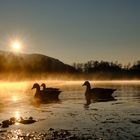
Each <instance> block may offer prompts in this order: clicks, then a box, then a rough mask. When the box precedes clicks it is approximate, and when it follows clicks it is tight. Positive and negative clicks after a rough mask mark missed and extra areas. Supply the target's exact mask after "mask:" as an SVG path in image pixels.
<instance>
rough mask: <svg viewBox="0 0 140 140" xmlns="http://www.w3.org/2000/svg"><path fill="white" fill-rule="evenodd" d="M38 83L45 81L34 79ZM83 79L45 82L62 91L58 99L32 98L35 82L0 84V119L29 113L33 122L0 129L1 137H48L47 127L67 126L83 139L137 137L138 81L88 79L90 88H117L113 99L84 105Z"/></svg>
mask: <svg viewBox="0 0 140 140" xmlns="http://www.w3.org/2000/svg"><path fill="white" fill-rule="evenodd" d="M36 82H38V83H39V84H41V83H42V82H44V81H36ZM83 82H84V81H48V82H47V85H48V86H53V87H58V88H60V89H61V90H62V91H63V92H62V93H61V94H60V96H59V99H60V101H59V102H52V103H46V104H42V103H37V102H35V101H34V98H33V96H34V93H35V90H31V88H32V85H33V83H34V82H31V81H30V82H1V83H0V122H2V121H3V120H6V119H9V118H11V117H19V116H22V117H23V118H26V117H30V116H32V117H33V118H34V119H35V120H37V122H35V123H33V124H28V125H27V124H26V125H25V124H18V123H17V124H15V125H10V126H9V127H8V128H0V139H16V138H17V139H18V137H16V136H17V135H18V134H19V133H22V134H23V133H24V134H25V135H28V134H31V133H32V134H33V135H36V137H35V136H33V138H34V139H37V137H38V139H47V138H45V137H46V135H43V134H44V133H45V132H46V131H48V129H50V128H53V129H56V130H59V129H66V130H68V131H69V132H70V133H72V134H75V135H77V136H80V137H81V138H85V139H110V140H111V139H121V140H122V139H124V140H125V139H132V140H138V139H140V82H139V81H121V82H120V81H114V82H112V81H91V86H92V87H93V86H94V87H104V88H116V89H117V91H115V92H114V93H113V96H114V98H115V100H114V101H108V102H93V103H91V104H90V105H89V106H85V105H84V104H85V103H86V101H85V96H84V92H85V87H82V84H83Z"/></svg>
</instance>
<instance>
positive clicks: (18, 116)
mask: <svg viewBox="0 0 140 140" xmlns="http://www.w3.org/2000/svg"><path fill="white" fill-rule="evenodd" d="M15 118H16V120H20V113H19V111H16V112H15ZM18 124H19V123H18V122H16V125H18Z"/></svg>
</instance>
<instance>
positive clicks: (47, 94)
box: [32, 83, 61, 101]
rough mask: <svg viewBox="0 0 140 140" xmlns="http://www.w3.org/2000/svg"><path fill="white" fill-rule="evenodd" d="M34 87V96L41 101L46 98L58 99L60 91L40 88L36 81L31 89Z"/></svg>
mask: <svg viewBox="0 0 140 140" xmlns="http://www.w3.org/2000/svg"><path fill="white" fill-rule="evenodd" d="M34 88H36V93H35V95H34V97H35V98H38V99H40V100H42V101H47V100H58V96H59V94H60V92H61V91H57V92H55V91H54V92H52V91H51V90H40V86H39V84H38V83H34V85H33V87H32V89H34Z"/></svg>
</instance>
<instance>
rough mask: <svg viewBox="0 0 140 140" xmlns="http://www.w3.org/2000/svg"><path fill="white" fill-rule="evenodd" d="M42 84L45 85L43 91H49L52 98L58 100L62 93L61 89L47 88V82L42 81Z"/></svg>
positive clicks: (48, 93)
mask: <svg viewBox="0 0 140 140" xmlns="http://www.w3.org/2000/svg"><path fill="white" fill-rule="evenodd" d="M41 86H42V87H43V91H44V92H45V93H47V95H48V97H49V98H50V99H55V100H58V96H59V94H60V93H61V91H60V90H59V89H58V88H52V87H50V88H46V85H45V83H42V84H41Z"/></svg>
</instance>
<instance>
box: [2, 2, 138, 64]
mask: <svg viewBox="0 0 140 140" xmlns="http://www.w3.org/2000/svg"><path fill="white" fill-rule="evenodd" d="M15 39H18V40H19V41H20V42H22V49H21V51H22V53H41V54H44V55H47V56H50V57H54V58H57V59H59V60H60V61H62V62H64V63H67V64H72V63H73V62H78V63H79V62H81V63H85V62H87V61H89V60H98V61H100V60H104V61H114V62H115V61H118V62H120V63H122V64H127V63H129V62H131V63H133V62H135V61H137V60H140V1H139V0H0V50H3V51H11V47H10V41H11V40H15Z"/></svg>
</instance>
